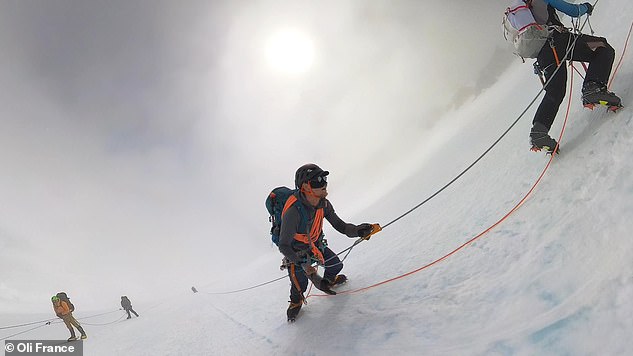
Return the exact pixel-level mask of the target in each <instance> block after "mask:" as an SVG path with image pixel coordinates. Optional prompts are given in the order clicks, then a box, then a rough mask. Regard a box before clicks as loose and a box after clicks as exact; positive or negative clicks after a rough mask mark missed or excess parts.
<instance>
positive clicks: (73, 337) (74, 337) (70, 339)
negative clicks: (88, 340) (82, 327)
mask: <svg viewBox="0 0 633 356" xmlns="http://www.w3.org/2000/svg"><path fill="white" fill-rule="evenodd" d="M75 340H77V336H75V335H72V336H71V337H69V338H68V340H67V341H75Z"/></svg>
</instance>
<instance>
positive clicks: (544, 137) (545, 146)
mask: <svg viewBox="0 0 633 356" xmlns="http://www.w3.org/2000/svg"><path fill="white" fill-rule="evenodd" d="M547 131H548V130H547V127H545V125H543V124H541V123H540V122H535V123H534V126H532V131H530V144H532V148H531V149H530V150H531V151H533V152H538V151H540V150H545V151H546V152H547V153H550V154H551V153H554V149H555V148H556V145H557V143H556V140H554V139H553V138H551V137H550V136H549V135H548V134H547ZM556 153H559V149H558V148H556Z"/></svg>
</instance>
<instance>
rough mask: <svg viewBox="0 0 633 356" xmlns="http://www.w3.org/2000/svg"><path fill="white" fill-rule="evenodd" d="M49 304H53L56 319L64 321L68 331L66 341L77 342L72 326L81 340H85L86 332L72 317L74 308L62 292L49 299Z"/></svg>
mask: <svg viewBox="0 0 633 356" xmlns="http://www.w3.org/2000/svg"><path fill="white" fill-rule="evenodd" d="M51 302H52V303H53V310H54V311H55V314H56V315H57V317H59V318H60V319H62V320H63V321H64V324H66V327H67V328H68V330H70V337H69V338H68V341H73V340H77V336H76V335H75V329H73V326H74V327H76V328H77V330H79V332H80V333H81V338H82V339H86V338H87V336H86V332H85V331H84V329H83V328H82V327H81V324H79V322H78V321H77V319H75V317H74V316H73V311H74V310H75V306H74V305H73V304H72V303H71V302H70V299H69V298H68V296H67V295H66V293H64V292H59V293H57V294H56V295H54V296H53V297H52V298H51Z"/></svg>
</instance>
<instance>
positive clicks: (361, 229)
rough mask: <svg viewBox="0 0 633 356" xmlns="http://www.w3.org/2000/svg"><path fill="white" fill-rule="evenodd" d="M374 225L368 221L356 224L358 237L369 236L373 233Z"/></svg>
mask: <svg viewBox="0 0 633 356" xmlns="http://www.w3.org/2000/svg"><path fill="white" fill-rule="evenodd" d="M372 229H373V227H372V226H371V224H368V223H364V224H360V225H358V226H356V232H357V233H358V237H363V238H365V237H367V236H369V234H371V231H372Z"/></svg>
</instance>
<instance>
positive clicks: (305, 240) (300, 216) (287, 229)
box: [279, 192, 358, 264]
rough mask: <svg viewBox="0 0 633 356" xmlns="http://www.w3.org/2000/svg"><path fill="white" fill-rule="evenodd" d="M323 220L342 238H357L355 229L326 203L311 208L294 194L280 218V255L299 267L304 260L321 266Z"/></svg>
mask: <svg viewBox="0 0 633 356" xmlns="http://www.w3.org/2000/svg"><path fill="white" fill-rule="evenodd" d="M323 219H325V220H327V221H328V222H329V223H330V224H331V225H332V227H333V228H334V229H336V231H338V232H340V233H341V234H345V235H347V236H348V237H358V227H357V226H356V225H354V224H349V223H346V222H344V221H343V220H341V218H339V217H338V215H336V212H335V211H334V207H333V206H332V204H331V203H330V201H329V200H327V199H325V198H323V199H321V201H320V202H319V204H317V206H316V207H313V206H311V205H310V204H309V203H308V202H307V201H306V199H305V197H304V196H303V194H302V193H299V192H297V193H295V195H293V196H291V197H290V198H289V199H288V201H287V202H286V207H285V208H284V212H283V214H282V216H281V232H280V234H279V251H281V253H282V254H283V255H284V256H286V258H288V260H290V262H292V263H295V264H300V263H302V262H303V260H304V257H305V256H314V257H316V258H318V259H320V260H321V262H323V260H322V258H323V256H322V255H321V252H320V251H322V250H323V248H324V246H323Z"/></svg>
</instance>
